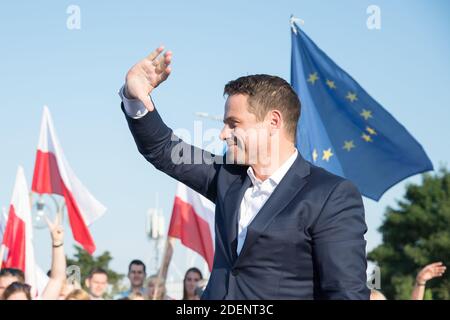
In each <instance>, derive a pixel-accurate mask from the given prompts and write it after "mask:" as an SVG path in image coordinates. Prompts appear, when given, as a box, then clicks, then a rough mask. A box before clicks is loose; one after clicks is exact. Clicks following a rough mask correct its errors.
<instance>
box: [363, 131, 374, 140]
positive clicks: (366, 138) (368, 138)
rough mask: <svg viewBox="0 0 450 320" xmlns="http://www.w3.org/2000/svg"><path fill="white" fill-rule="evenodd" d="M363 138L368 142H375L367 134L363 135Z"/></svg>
mask: <svg viewBox="0 0 450 320" xmlns="http://www.w3.org/2000/svg"><path fill="white" fill-rule="evenodd" d="M361 138H363V139H364V140H365V141H366V142H372V141H373V140H372V138H371V137H370V136H369V135H368V134H365V133H363V134H362V136H361Z"/></svg>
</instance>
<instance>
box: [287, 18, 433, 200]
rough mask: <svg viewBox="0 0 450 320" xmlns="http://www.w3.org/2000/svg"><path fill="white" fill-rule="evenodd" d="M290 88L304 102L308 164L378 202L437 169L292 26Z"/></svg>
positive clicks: (301, 140)
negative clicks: (410, 180)
mask: <svg viewBox="0 0 450 320" xmlns="http://www.w3.org/2000/svg"><path fill="white" fill-rule="evenodd" d="M291 85H292V87H293V88H294V90H295V91H296V92H297V94H298V95H299V97H300V101H301V103H302V110H301V117H300V121H299V123H298V127H297V148H298V149H299V151H300V153H301V154H302V155H303V156H304V157H305V158H306V159H307V160H308V161H310V162H312V163H314V164H315V165H317V166H320V167H323V168H325V169H327V170H328V171H330V172H333V173H334V174H336V175H339V176H341V177H345V178H347V179H349V180H350V181H352V182H353V183H354V184H355V185H356V186H357V187H358V188H359V190H360V192H361V193H362V194H363V195H364V196H366V197H369V198H371V199H374V200H379V199H380V197H381V196H382V194H383V193H384V192H385V191H386V190H387V189H389V188H390V187H391V186H393V185H394V184H396V183H398V182H399V181H401V180H403V179H405V178H407V177H409V176H412V175H414V174H417V173H420V172H424V171H428V170H433V165H432V164H431V161H430V159H429V158H428V156H427V155H426V154H425V151H424V150H423V148H422V146H421V145H420V144H419V143H418V142H417V141H416V140H415V139H414V138H413V137H412V136H411V134H409V132H408V131H407V130H406V129H405V127H403V126H402V125H401V124H400V123H399V122H397V121H396V120H395V119H394V117H392V115H390V114H389V112H387V111H386V110H385V109H384V108H383V107H382V106H381V105H380V104H379V103H378V102H376V101H375V100H374V99H373V98H372V97H371V96H370V95H369V94H368V93H367V92H366V91H365V90H364V89H363V88H361V86H360V85H359V84H358V83H357V82H356V81H355V80H354V79H353V78H352V77H351V76H350V75H348V74H347V73H346V72H345V71H344V70H342V69H341V68H340V67H339V66H338V65H336V64H335V63H334V62H333V61H332V60H331V59H330V58H329V57H328V56H327V55H326V54H325V53H324V52H323V51H322V50H321V49H319V48H318V47H317V46H316V44H314V42H312V41H311V39H310V38H308V36H307V35H306V34H305V33H304V32H303V31H302V30H300V28H299V27H298V26H297V25H295V24H294V23H292V57H291Z"/></svg>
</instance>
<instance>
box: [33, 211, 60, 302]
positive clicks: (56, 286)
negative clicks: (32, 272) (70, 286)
mask: <svg viewBox="0 0 450 320" xmlns="http://www.w3.org/2000/svg"><path fill="white" fill-rule="evenodd" d="M61 220H62V219H61V216H60V215H59V214H57V215H56V218H55V221H54V222H51V221H50V220H49V219H46V221H47V225H48V228H49V230H50V235H51V239H52V267H51V271H50V277H49V280H48V283H47V285H46V286H45V289H44V291H43V292H42V294H40V296H39V299H41V300H57V299H58V298H59V297H60V294H61V292H62V291H63V288H64V284H65V282H66V256H65V254H64V229H63V227H62V224H61Z"/></svg>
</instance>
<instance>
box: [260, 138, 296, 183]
mask: <svg viewBox="0 0 450 320" xmlns="http://www.w3.org/2000/svg"><path fill="white" fill-rule="evenodd" d="M295 151H296V148H295V146H294V145H293V144H292V145H291V146H290V147H289V148H286V149H285V150H283V151H281V152H280V153H279V154H278V156H275V157H271V158H270V161H269V163H268V164H254V165H251V167H252V169H253V172H254V174H255V177H256V178H257V179H258V180H261V181H264V180H266V179H268V178H269V177H270V176H271V175H272V174H273V173H274V172H275V171H277V169H278V168H280V167H281V166H282V165H283V164H284V163H285V162H286V161H287V160H288V159H289V158H290V157H291V156H292V155H293V154H294V153H295Z"/></svg>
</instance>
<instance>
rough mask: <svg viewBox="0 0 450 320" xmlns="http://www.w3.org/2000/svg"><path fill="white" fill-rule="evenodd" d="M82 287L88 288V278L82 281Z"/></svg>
mask: <svg viewBox="0 0 450 320" xmlns="http://www.w3.org/2000/svg"><path fill="white" fill-rule="evenodd" d="M84 285H85V286H86V288H89V278H86V279H84Z"/></svg>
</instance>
